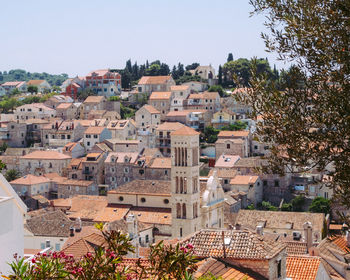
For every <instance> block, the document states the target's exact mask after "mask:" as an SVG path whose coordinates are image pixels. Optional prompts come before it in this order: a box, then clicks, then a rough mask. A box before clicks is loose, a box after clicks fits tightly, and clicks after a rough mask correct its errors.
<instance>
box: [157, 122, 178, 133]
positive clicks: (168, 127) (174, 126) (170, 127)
mask: <svg viewBox="0 0 350 280" xmlns="http://www.w3.org/2000/svg"><path fill="white" fill-rule="evenodd" d="M184 126H185V125H184V124H182V123H179V122H163V123H162V124H160V125H158V126H157V130H165V131H175V130H178V129H180V128H181V127H184Z"/></svg>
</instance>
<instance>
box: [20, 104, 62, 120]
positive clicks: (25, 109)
mask: <svg viewBox="0 0 350 280" xmlns="http://www.w3.org/2000/svg"><path fill="white" fill-rule="evenodd" d="M14 114H15V118H16V120H28V119H48V118H53V117H55V116H56V110H54V109H52V108H50V107H47V106H45V105H44V104H43V103H32V104H25V105H22V106H19V107H17V108H16V109H15V112H14Z"/></svg>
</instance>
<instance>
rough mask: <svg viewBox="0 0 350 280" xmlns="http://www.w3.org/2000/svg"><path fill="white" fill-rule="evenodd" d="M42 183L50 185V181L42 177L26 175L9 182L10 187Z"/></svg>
mask: <svg viewBox="0 0 350 280" xmlns="http://www.w3.org/2000/svg"><path fill="white" fill-rule="evenodd" d="M42 183H50V180H49V179H47V178H46V177H44V176H34V175H31V174H28V175H26V176H23V177H21V178H18V179H16V180H13V181H11V182H10V184H11V185H36V184H42Z"/></svg>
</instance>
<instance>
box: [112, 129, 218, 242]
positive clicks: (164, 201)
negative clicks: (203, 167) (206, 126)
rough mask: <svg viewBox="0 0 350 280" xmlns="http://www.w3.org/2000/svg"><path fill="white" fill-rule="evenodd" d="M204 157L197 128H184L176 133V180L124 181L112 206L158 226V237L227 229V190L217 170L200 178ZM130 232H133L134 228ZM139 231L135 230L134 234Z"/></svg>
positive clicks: (173, 136) (173, 167) (173, 174)
mask: <svg viewBox="0 0 350 280" xmlns="http://www.w3.org/2000/svg"><path fill="white" fill-rule="evenodd" d="M199 156H200V152H199V133H198V132H197V131H195V130H194V129H192V128H189V127H187V126H184V127H182V128H180V129H178V130H176V131H174V132H172V133H171V181H155V180H134V181H132V182H129V183H127V184H124V185H122V186H120V187H118V188H117V189H115V190H111V191H109V192H108V194H107V199H108V207H109V208H113V211H114V212H115V213H117V212H118V211H119V212H121V211H123V213H124V214H123V216H124V219H125V218H126V217H127V221H129V223H130V224H135V225H136V224H139V225H140V224H141V225H143V227H148V228H149V227H152V235H153V236H152V238H149V240H152V241H157V240H161V239H173V238H183V237H186V236H188V235H191V234H193V233H194V232H196V231H199V230H200V229H204V228H216V229H218V228H223V226H224V191H223V188H222V187H221V185H220V182H219V180H218V177H217V176H216V173H215V172H214V173H213V175H212V176H211V177H209V178H205V179H204V180H200V174H199V169H200V161H199ZM119 208H120V210H119ZM139 228H140V227H139ZM128 231H129V233H130V231H131V232H132V231H133V230H132V228H130V227H128ZM139 234H140V233H139V229H137V230H136V229H135V232H134V233H133V235H135V236H139Z"/></svg>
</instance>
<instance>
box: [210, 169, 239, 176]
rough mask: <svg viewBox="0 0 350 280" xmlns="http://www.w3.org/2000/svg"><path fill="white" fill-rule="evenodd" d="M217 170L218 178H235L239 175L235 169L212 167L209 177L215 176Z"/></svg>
mask: <svg viewBox="0 0 350 280" xmlns="http://www.w3.org/2000/svg"><path fill="white" fill-rule="evenodd" d="M215 170H216V172H217V173H216V174H217V176H218V178H233V177H235V176H236V175H237V171H236V170H233V169H226V168H225V169H221V168H220V169H210V171H209V174H208V177H210V176H213V173H214V171H215Z"/></svg>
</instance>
